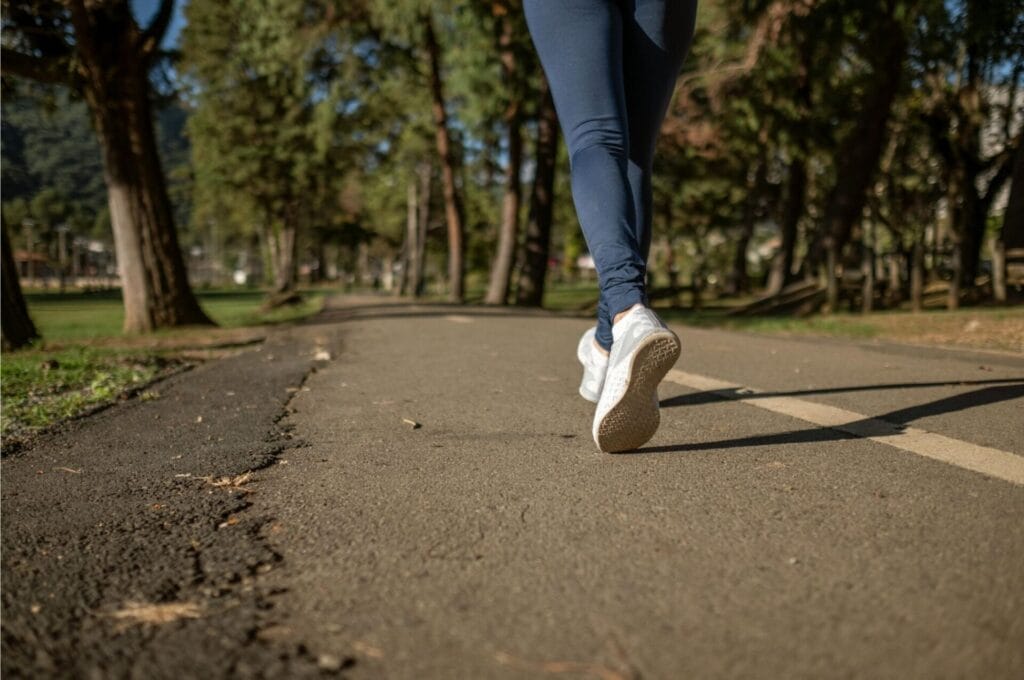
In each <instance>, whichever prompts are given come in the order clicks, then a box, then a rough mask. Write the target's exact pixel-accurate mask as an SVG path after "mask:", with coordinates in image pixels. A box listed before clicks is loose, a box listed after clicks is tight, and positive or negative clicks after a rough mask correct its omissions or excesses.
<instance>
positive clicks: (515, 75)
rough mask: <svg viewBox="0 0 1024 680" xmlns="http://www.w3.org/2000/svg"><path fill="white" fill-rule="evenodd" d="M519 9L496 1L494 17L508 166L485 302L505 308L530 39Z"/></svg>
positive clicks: (518, 188) (518, 191)
mask: <svg viewBox="0 0 1024 680" xmlns="http://www.w3.org/2000/svg"><path fill="white" fill-rule="evenodd" d="M516 9H520V8H518V7H516V6H514V5H513V3H510V2H508V1H507V0H494V1H493V2H492V3H491V13H492V14H493V16H494V18H495V33H496V34H497V38H496V42H497V51H498V56H499V58H500V60H501V79H502V82H503V83H504V84H505V87H506V88H507V94H506V98H507V101H506V106H505V112H504V115H503V116H502V118H503V120H504V123H505V128H506V131H507V139H508V145H507V151H508V163H507V164H506V166H505V194H504V197H503V198H502V203H501V226H500V228H499V230H498V248H497V250H496V251H495V254H494V262H493V264H492V265H491V280H490V284H489V285H488V287H487V295H486V296H485V298H484V301H485V302H486V303H488V304H492V305H503V304H505V303H506V302H507V301H508V293H509V283H510V282H511V280H512V264H513V261H514V259H515V253H516V244H517V241H518V237H519V206H520V204H521V203H522V184H521V182H520V177H519V175H520V173H521V172H522V160H523V136H522V129H521V127H522V109H523V104H524V102H523V99H524V92H523V91H524V89H525V88H524V83H523V74H522V66H521V64H522V61H523V59H522V57H521V56H520V55H519V54H517V52H518V51H519V50H518V48H519V47H520V46H522V45H524V44H525V43H527V42H528V40H529V37H528V35H527V33H526V30H525V24H524V23H523V22H522V20H521V17H522V12H521V11H514V10H516Z"/></svg>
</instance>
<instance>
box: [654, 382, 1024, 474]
mask: <svg viewBox="0 0 1024 680" xmlns="http://www.w3.org/2000/svg"><path fill="white" fill-rule="evenodd" d="M665 379H666V380H668V381H670V382H673V383H676V384H677V385H682V386H684V387H689V388H691V389H695V390H700V391H703V392H715V393H718V394H719V395H720V396H722V397H725V398H728V399H734V400H736V401H741V402H743V403H744V404H749V405H751V406H757V407H758V408H763V409H765V410H768V411H771V412H773V413H779V414H782V415H785V416H790V417H791V418H797V419H798V420H803V421H805V422H808V423H813V424H815V425H819V426H822V427H828V428H831V429H833V430H839V431H840V432H845V433H847V434H852V435H855V436H857V437H862V438H864V439H870V440H871V441H875V442H878V443H880V444H886V445H888V446H892V447H893V448H897V449H900V450H902V451H909V452H910V453H916V454H917V455H919V456H924V457H925V458H931V459H933V460H940V461H942V462H943V463H949V464H950V465H956V466H957V467H961V468H964V469H966V470H973V471H974V472H980V473H981V474H983V475H988V476H990V477H995V478H996V479H1002V480H1004V481H1007V482H1011V483H1013V484H1020V485H1024V456H1017V455H1014V454H1012V453H1010V452H1008V451H1000V450H999V449H993V448H990V447H987V446H980V445H978V444H972V443H970V442H965V441H961V440H959V439H953V438H952V437H946V436H943V435H941V434H935V433H934V432H928V431H927V430H922V429H919V428H916V427H909V426H901V425H893V424H892V423H888V422H886V421H884V420H879V419H877V418H871V417H869V416H865V415H862V414H860V413H856V412H854V411H847V410H846V409H842V408H837V407H835V406H828V405H827V404H818V403H815V402H811V401H804V400H803V399H796V398H794V397H762V396H756V395H758V394H759V393H760V394H763V393H764V390H757V389H754V388H750V387H745V386H743V385H735V384H733V383H728V382H724V381H722V380H717V379H715V378H709V377H707V376H703V375H697V374H695V373H686V372H684V371H679V370H676V369H673V370H671V371H669V372H668V375H666V376H665Z"/></svg>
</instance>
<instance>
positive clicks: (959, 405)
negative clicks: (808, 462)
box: [630, 378, 1024, 454]
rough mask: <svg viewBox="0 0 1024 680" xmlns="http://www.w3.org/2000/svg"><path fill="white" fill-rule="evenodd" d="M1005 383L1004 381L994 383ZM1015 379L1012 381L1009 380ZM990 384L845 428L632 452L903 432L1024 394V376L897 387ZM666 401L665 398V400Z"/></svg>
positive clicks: (708, 395) (723, 397) (716, 395)
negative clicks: (914, 425)
mask: <svg viewBox="0 0 1024 680" xmlns="http://www.w3.org/2000/svg"><path fill="white" fill-rule="evenodd" d="M992 383H1003V384H992ZM1005 383H1012V384H1005ZM964 384H971V385H989V386H988V387H982V388H981V389H978V390H973V391H971V392H965V393H963V394H955V395H952V396H949V397H943V398H942V399H936V400H935V401H931V402H928V403H925V404H919V405H916V406H910V407H906V408H901V409H896V410H894V411H889V412H888V413H883V414H881V415H878V416H872V417H865V418H863V419H862V420H858V421H855V422H852V423H847V424H844V425H843V426H842V428H843V429H842V430H838V429H833V428H831V427H817V428H811V429H806V430H792V431H789V432H778V433H774V434H767V435H755V436H751V437H738V438H735V439H723V440H719V441H714V442H694V443H692V444H675V445H668V446H651V447H647V448H641V449H637V450H636V451H632V452H630V453H633V454H640V453H682V452H687V451H710V450H716V449H734V448H744V447H749V446H774V445H779V444H811V443H816V442H831V441H840V440H843V439H858V438H863V437H875V436H890V435H894V434H900V433H902V432H904V431H905V430H906V427H907V425H909V424H910V423H912V422H914V421H915V420H919V419H921V418H927V417H929V416H937V415H943V414H946V413H957V412H960V411H964V410H967V409H970V408H974V407H977V406H985V405H988V404H996V403H999V402H1003V401H1009V400H1011V399H1018V398H1021V397H1024V379H1021V378H1017V379H1006V380H979V381H965V382H953V383H921V384H901V385H896V386H895V387H935V386H943V385H964ZM886 387H887V386H884V385H876V386H864V387H854V388H836V389H832V390H806V391H800V392H789V393H782V392H775V393H759V394H741V393H738V392H736V393H734V395H732V396H730V394H729V393H728V392H727V391H720V392H699V393H697V394H695V395H684V396H686V397H699V398H700V400H697V401H694V402H688V403H690V404H697V403H704V404H706V403H710V402H713V401H728V400H731V399H736V398H743V399H750V398H763V397H768V396H788V395H798V394H824V393H830V392H833V393H834V392H842V391H858V390H864V389H886ZM666 402H672V403H671V404H670V405H672V406H679V405H682V404H683V402H681V401H679V400H678V399H677V398H673V399H667V400H666ZM663 403H664V402H663Z"/></svg>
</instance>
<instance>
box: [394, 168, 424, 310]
mask: <svg viewBox="0 0 1024 680" xmlns="http://www.w3.org/2000/svg"><path fill="white" fill-rule="evenodd" d="M417 207H418V206H417V198H416V177H415V176H412V175H410V177H409V179H408V181H407V182H406V190H405V244H404V246H403V248H402V258H401V262H402V276H401V277H400V278H399V280H398V286H396V288H395V290H396V291H397V292H398V294H399V295H407V294H408V293H409V286H410V285H412V263H413V260H415V259H416V239H417V237H418V236H419V233H420V230H419V224H417V220H416V216H417V211H416V208H417Z"/></svg>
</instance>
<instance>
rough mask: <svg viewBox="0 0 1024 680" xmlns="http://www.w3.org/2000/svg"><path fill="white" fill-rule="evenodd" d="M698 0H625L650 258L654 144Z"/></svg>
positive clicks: (642, 234)
mask: <svg viewBox="0 0 1024 680" xmlns="http://www.w3.org/2000/svg"><path fill="white" fill-rule="evenodd" d="M696 14H697V0H623V58H624V62H623V74H624V82H625V98H626V113H627V119H628V121H629V164H628V170H627V175H628V178H629V185H630V190H631V192H632V196H633V204H634V209H635V210H636V228H637V234H636V240H637V243H638V244H639V247H640V253H641V255H642V256H643V259H644V262H645V263H646V262H647V258H648V256H649V254H650V250H651V169H652V164H653V160H654V147H655V144H656V142H657V140H658V132H659V131H660V129H661V123H662V121H663V120H664V119H665V113H666V112H667V111H668V105H669V102H670V101H671V99H672V92H673V90H674V89H675V84H676V79H677V78H678V76H679V69H680V67H681V66H682V63H683V59H684V58H685V57H686V53H687V51H688V50H689V49H690V41H691V40H692V39H693V28H694V20H695V18H696Z"/></svg>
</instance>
